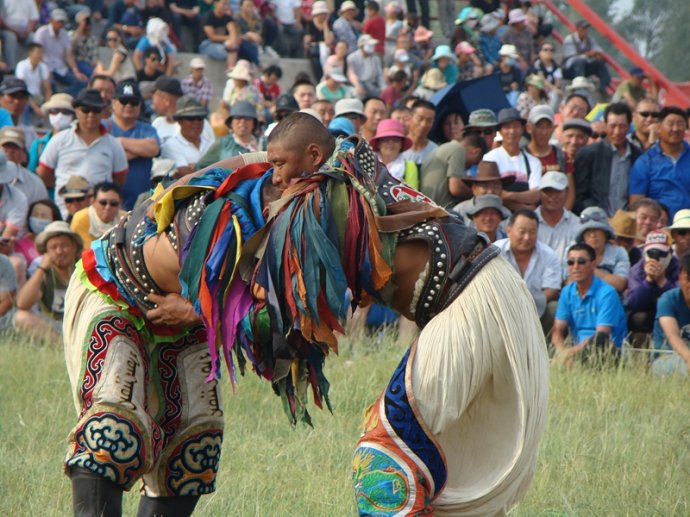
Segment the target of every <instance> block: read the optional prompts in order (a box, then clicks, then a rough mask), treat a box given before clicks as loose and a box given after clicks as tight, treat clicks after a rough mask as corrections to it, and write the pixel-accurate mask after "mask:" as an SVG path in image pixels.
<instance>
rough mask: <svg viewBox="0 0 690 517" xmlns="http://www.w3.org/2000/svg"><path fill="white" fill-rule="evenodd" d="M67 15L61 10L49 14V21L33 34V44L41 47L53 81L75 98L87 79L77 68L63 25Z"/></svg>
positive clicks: (54, 10)
mask: <svg viewBox="0 0 690 517" xmlns="http://www.w3.org/2000/svg"><path fill="white" fill-rule="evenodd" d="M67 21H68V19H67V13H66V12H65V11H64V10H62V9H53V10H52V11H51V12H50V21H49V22H48V23H47V24H46V25H43V26H42V27H39V28H38V29H37V30H36V33H35V34H34V42H35V43H39V44H40V45H43V51H44V52H45V57H44V61H45V64H46V65H48V68H49V69H50V72H51V73H52V74H53V80H54V81H56V82H57V83H58V84H60V85H62V87H63V88H65V89H66V91H67V93H69V94H70V95H72V96H75V95H77V94H78V93H79V91H80V90H81V89H82V88H84V87H85V86H86V82H87V81H88V80H89V78H88V77H87V76H86V75H84V74H83V73H82V72H81V71H80V70H79V68H78V67H77V62H76V60H75V59H74V53H73V52H72V42H71V40H70V37H69V34H68V33H67V30H65V25H66V24H67Z"/></svg>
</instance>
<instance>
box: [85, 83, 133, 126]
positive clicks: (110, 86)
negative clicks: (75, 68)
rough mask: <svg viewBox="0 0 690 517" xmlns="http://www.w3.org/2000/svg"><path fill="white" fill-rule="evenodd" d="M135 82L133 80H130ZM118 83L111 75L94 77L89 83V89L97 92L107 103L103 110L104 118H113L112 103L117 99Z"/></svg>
mask: <svg viewBox="0 0 690 517" xmlns="http://www.w3.org/2000/svg"><path fill="white" fill-rule="evenodd" d="M130 80H133V79H130ZM116 86H117V83H116V82H115V79H113V78H112V77H110V76H109V75H98V74H96V75H94V76H93V77H92V78H91V80H90V81H89V88H90V89H92V90H96V91H97V92H98V93H100V95H101V99H102V100H103V102H104V103H105V108H103V116H104V117H105V118H106V119H108V118H110V117H111V116H112V114H113V111H112V103H113V99H114V98H115V87H116Z"/></svg>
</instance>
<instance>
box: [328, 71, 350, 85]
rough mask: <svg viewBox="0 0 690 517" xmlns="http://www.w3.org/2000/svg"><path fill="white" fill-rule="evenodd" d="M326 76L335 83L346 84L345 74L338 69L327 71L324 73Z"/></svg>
mask: <svg viewBox="0 0 690 517" xmlns="http://www.w3.org/2000/svg"><path fill="white" fill-rule="evenodd" d="M326 76H327V77H330V78H331V79H333V80H334V81H335V82H337V83H341V84H344V83H346V82H347V77H345V74H344V73H343V71H342V70H341V69H340V68H333V69H332V70H329V71H328V72H326Z"/></svg>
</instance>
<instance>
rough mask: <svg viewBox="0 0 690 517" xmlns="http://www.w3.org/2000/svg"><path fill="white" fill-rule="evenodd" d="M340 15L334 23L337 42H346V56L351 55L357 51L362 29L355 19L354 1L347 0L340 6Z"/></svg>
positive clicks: (355, 7)
mask: <svg viewBox="0 0 690 517" xmlns="http://www.w3.org/2000/svg"><path fill="white" fill-rule="evenodd" d="M338 15H339V16H338V18H337V19H336V20H335V21H334V22H333V35H334V37H335V42H336V43H338V42H339V41H342V42H344V43H345V44H346V45H347V49H346V51H345V54H350V53H351V52H354V51H355V50H357V37H358V35H359V32H360V27H361V26H360V23H359V22H358V21H357V20H356V18H355V17H356V16H357V6H356V5H355V3H354V2H353V1H352V0H345V1H344V2H343V3H342V4H340V9H339V10H338ZM324 71H325V70H324Z"/></svg>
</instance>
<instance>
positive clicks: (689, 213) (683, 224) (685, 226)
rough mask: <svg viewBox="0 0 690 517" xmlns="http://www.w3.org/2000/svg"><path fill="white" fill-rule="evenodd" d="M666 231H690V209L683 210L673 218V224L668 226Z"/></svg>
mask: <svg viewBox="0 0 690 517" xmlns="http://www.w3.org/2000/svg"><path fill="white" fill-rule="evenodd" d="M664 230H669V231H673V230H690V209H688V208H683V209H682V210H678V211H677V212H676V214H675V215H674V216H673V224H672V225H671V226H667V227H666V228H664Z"/></svg>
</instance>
